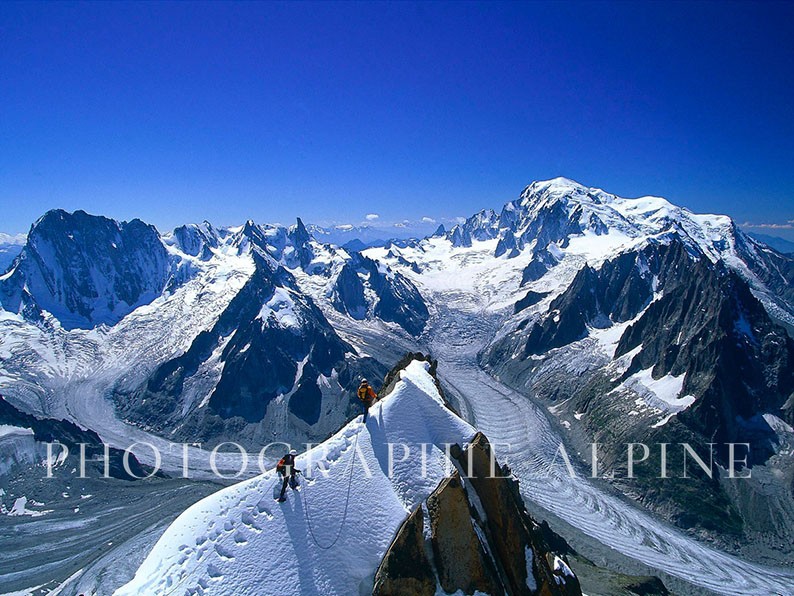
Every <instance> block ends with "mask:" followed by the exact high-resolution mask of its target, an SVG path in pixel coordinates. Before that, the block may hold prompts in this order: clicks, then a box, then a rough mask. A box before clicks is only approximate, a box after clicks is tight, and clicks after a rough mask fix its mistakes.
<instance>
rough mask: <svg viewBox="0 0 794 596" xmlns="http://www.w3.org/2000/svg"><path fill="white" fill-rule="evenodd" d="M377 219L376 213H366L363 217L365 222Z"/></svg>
mask: <svg viewBox="0 0 794 596" xmlns="http://www.w3.org/2000/svg"><path fill="white" fill-rule="evenodd" d="M379 217H380V215H378V214H377V213H367V215H366V216H365V217H364V219H366V220H367V221H375V220H376V219H378V218H379Z"/></svg>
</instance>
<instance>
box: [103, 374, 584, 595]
mask: <svg viewBox="0 0 794 596" xmlns="http://www.w3.org/2000/svg"><path fill="white" fill-rule="evenodd" d="M429 367H430V364H429V363H428V362H422V361H418V360H414V361H413V362H411V363H410V364H409V365H408V366H407V367H406V368H405V369H404V370H403V371H402V372H401V373H400V375H399V377H398V378H397V379H396V381H397V382H396V384H395V386H394V389H393V390H392V391H391V393H389V394H388V395H387V396H386V397H385V398H384V399H382V400H381V401H379V402H378V403H377V404H376V405H375V406H373V407H372V408H371V410H370V417H369V420H368V421H367V423H366V424H363V423H362V422H361V420H360V418H357V419H355V420H354V421H352V422H350V423H349V424H348V425H347V426H345V427H344V428H343V429H342V430H341V431H339V432H338V433H337V434H336V435H334V436H333V437H332V438H330V439H329V440H328V441H326V442H325V443H323V444H321V445H319V446H317V447H314V448H313V449H311V450H310V451H308V452H306V453H304V454H302V455H300V456H299V457H298V459H297V462H296V465H297V467H298V468H299V469H301V470H302V471H303V477H302V479H301V483H302V486H301V488H300V490H299V491H297V492H290V494H289V495H288V498H287V501H286V502H284V503H278V502H274V499H273V495H274V492H273V491H274V488H275V487H280V484H281V481H280V479H279V478H278V477H277V475H276V474H275V472H269V473H266V474H264V475H262V476H259V477H257V478H254V479H251V480H248V481H246V482H243V483H240V484H237V485H234V486H232V487H229V488H227V489H225V490H222V491H220V492H218V493H216V494H214V495H212V496H210V497H207V498H205V499H204V500H202V501H200V502H198V503H196V504H195V505H194V506H192V507H191V508H189V509H188V510H187V511H185V513H183V514H182V515H181V516H180V517H179V518H178V519H177V520H176V521H175V522H174V523H173V524H172V525H171V527H169V529H168V530H167V531H166V532H165V534H164V535H163V536H162V537H161V538H160V540H159V541H158V542H157V544H156V545H155V547H154V549H153V550H152V552H151V553H150V554H149V556H148V557H147V559H146V560H145V561H144V563H143V565H141V567H140V569H139V570H138V572H137V573H136V575H135V578H134V579H133V580H132V581H131V582H130V583H129V584H127V585H126V586H124V587H122V588H120V589H119V590H118V591H117V592H116V594H117V596H123V595H125V594H142V593H148V594H155V593H157V594H170V593H177V592H178V593H194V592H196V593H202V594H234V595H245V594H251V595H259V594H295V595H305V594H313V593H323V594H358V593H368V592H371V591H372V584H373V581H374V578H375V572H376V570H377V569H378V566H379V564H380V562H381V559H382V558H383V556H384V554H385V553H386V551H387V548H388V547H389V544H390V543H391V541H392V539H393V537H394V535H395V533H396V532H397V530H398V528H399V527H400V525H401V524H402V523H403V521H404V520H405V519H406V518H407V517H408V515H409V513H411V512H412V511H415V510H417V508H419V507H420V506H421V505H422V503H423V502H424V501H425V500H426V499H427V498H428V497H429V496H430V495H431V494H432V493H433V492H434V490H435V489H436V487H438V485H439V484H440V483H441V481H442V480H443V479H445V478H447V477H448V476H450V475H451V474H453V473H454V472H455V470H456V468H455V464H454V460H453V459H452V458H451V457H450V455H449V454H450V451H451V449H453V448H454V446H456V445H457V446H458V448H460V446H464V445H466V444H467V443H468V442H469V441H471V440H472V439H473V438H474V435H475V430H474V429H473V428H472V427H471V426H470V425H468V424H467V423H465V422H464V421H463V420H461V419H460V418H458V417H457V416H456V415H455V414H454V413H453V412H452V411H451V410H449V409H448V408H447V407H446V405H445V404H444V401H443V399H442V398H441V396H440V395H439V393H438V390H437V388H436V385H435V381H434V379H433V377H432V376H431V375H430V374H429V373H428V370H429ZM390 445H394V446H395V449H397V448H399V449H400V451H399V452H394V453H393V457H392V456H390V453H391V451H390V447H389V446H390ZM484 465H485V466H486V467H487V465H488V464H487V461H486V463H485V464H484ZM480 507H482V505H480ZM420 511H421V510H420ZM495 513H496V512H495V511H492V515H493V514H495ZM467 515H468V514H467ZM505 515H507V514H505ZM502 523H507V520H504V521H503V522H502ZM512 523H518V522H517V521H513V522H512ZM480 548H483V547H480ZM485 548H487V547H485ZM519 552H520V557H521V560H520V561H519V562H518V563H520V565H517V566H516V571H515V573H517V574H518V573H520V574H523V577H522V578H520V581H521V584H523V590H522V591H521V592H516V593H527V594H530V593H534V592H535V589H537V586H538V584H539V583H540V581H541V578H542V581H544V582H545V584H546V585H547V588H546V589H550V590H551V592H549V593H551V594H563V593H566V594H577V593H580V592H579V591H578V589H576V590H568V591H562V590H561V589H560V587H559V586H564V585H565V582H566V580H568V581H573V582H575V578H573V574H572V573H571V572H570V569H569V568H568V567H567V565H566V564H565V563H564V561H562V560H561V559H559V558H558V559H557V560H559V561H560V562H559V563H554V561H555V559H554V558H553V557H552V558H550V559H549V561H551V563H549V562H548V561H547V560H546V558H545V552H534V551H533V550H532V549H531V548H526V549H524V548H522V549H521V550H520V551H519ZM437 564H439V565H440V564H441V561H437ZM552 564H553V565H554V566H555V567H556V568H557V569H558V571H557V572H556V573H557V574H558V575H555V572H554V571H553V570H552V568H551V567H550V565H552ZM414 571H418V570H414ZM512 572H513V570H512V569H511V573H512ZM544 574H545V575H544ZM566 574H569V576H566ZM536 578H537V579H536ZM555 578H556V579H555ZM433 584H434V582H433ZM433 584H431V585H433ZM574 585H578V584H574ZM531 586H535V589H532V588H531ZM435 591H436V589H435V585H433V587H432V592H431V593H435ZM384 593H386V592H384ZM422 593H424V592H422Z"/></svg>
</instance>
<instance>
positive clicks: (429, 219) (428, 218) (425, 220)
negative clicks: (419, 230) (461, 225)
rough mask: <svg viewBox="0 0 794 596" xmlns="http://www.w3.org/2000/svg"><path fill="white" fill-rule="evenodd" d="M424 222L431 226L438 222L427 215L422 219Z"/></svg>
mask: <svg viewBox="0 0 794 596" xmlns="http://www.w3.org/2000/svg"><path fill="white" fill-rule="evenodd" d="M422 221H423V222H424V223H431V224H434V223H436V220H435V219H433V218H432V217H428V216H427V215H425V216H424V217H423V218H422Z"/></svg>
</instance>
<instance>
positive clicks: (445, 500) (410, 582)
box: [373, 433, 582, 596]
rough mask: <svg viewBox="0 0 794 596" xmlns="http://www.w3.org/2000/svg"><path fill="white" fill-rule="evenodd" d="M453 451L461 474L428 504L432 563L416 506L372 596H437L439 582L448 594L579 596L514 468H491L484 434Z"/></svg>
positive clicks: (562, 556)
mask: <svg viewBox="0 0 794 596" xmlns="http://www.w3.org/2000/svg"><path fill="white" fill-rule="evenodd" d="M450 451H451V455H452V457H453V458H454V459H455V460H456V461H457V465H458V470H459V471H458V472H456V473H455V474H454V475H453V476H451V477H449V478H447V479H445V480H444V481H443V482H442V483H441V484H440V485H439V486H438V488H437V489H436V490H435V491H434V492H433V494H432V495H431V496H430V497H428V499H427V510H428V517H429V518H430V535H431V536H430V542H431V545H432V552H433V560H432V561H430V560H428V557H427V555H426V551H425V542H424V539H423V535H422V529H423V520H422V510H421V508H418V509H417V510H416V511H414V513H412V514H411V516H410V517H409V518H408V520H406V521H405V522H404V524H403V526H402V527H401V528H400V530H399V532H398V533H397V538H396V539H395V541H394V542H393V543H392V545H391V547H389V551H388V552H387V553H386V557H385V558H384V561H383V563H382V564H381V567H380V568H379V569H378V573H377V575H376V581H375V589H374V591H373V593H374V594H378V595H381V594H433V593H435V588H436V579H437V581H438V584H440V586H441V588H442V589H443V590H444V591H445V592H448V593H453V592H458V591H460V592H462V593H463V594H474V593H475V591H479V592H481V593H485V594H508V595H510V596H513V595H524V594H526V595H541V596H581V594H582V592H581V588H580V586H579V580H578V579H577V578H576V577H575V576H574V575H573V573H572V572H571V570H570V568H569V567H568V561H567V559H566V556H565V552H566V550H567V545H565V546H566V548H564V549H560V548H556V549H555V550H552V548H551V547H550V546H549V543H548V541H547V540H546V538H545V536H546V535H547V534H548V533H549V532H550V530H548V528H546V529H545V533H544V528H542V527H541V526H539V525H538V524H537V523H535V521H534V520H533V519H532V518H531V517H530V516H529V514H528V513H527V511H526V509H525V507H524V502H523V500H522V498H521V494H520V493H519V490H518V483H517V482H516V481H515V480H514V479H513V478H512V476H511V474H510V471H509V469H508V468H507V467H501V466H499V464H498V463H497V462H496V461H495V459H494V463H493V470H492V463H491V446H490V444H489V443H488V440H487V439H486V438H485V436H484V435H483V434H482V433H478V434H477V435H476V436H475V437H474V439H473V440H472V442H471V443H470V444H469V445H468V446H467V447H466V449H462V448H461V447H459V446H454V447H453V448H452V449H451V450H450ZM556 538H557V539H558V540H560V541H562V539H561V538H559V537H556ZM557 546H558V547H559V544H558V545H557ZM528 556H530V557H531V560H530V561H527V557H528ZM558 559H559V561H558ZM555 567H556V568H557V570H556V571H555ZM528 568H529V570H530V572H531V574H532V576H531V577H527V569H528ZM421 590H426V591H421Z"/></svg>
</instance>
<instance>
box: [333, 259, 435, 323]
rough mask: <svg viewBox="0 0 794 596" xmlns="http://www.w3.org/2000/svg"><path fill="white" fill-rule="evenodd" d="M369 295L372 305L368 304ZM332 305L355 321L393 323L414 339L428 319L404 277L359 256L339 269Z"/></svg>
mask: <svg viewBox="0 0 794 596" xmlns="http://www.w3.org/2000/svg"><path fill="white" fill-rule="evenodd" d="M368 294H369V295H372V296H374V301H372V302H370V300H368V298H367V295H368ZM331 304H332V305H333V307H334V308H335V309H336V310H338V311H339V312H342V313H346V314H348V315H350V316H351V317H353V318H354V319H357V320H362V319H365V318H367V316H369V315H372V316H375V317H377V318H379V319H381V320H382V321H386V322H389V323H396V324H397V325H399V326H400V327H402V328H403V329H405V330H406V331H407V332H408V333H410V334H411V335H413V336H418V335H420V334H421V333H422V331H423V330H424V328H425V325H426V324H427V320H428V318H429V316H430V313H429V311H428V309H427V305H426V304H425V301H424V299H423V298H422V295H421V294H420V293H419V290H418V289H417V288H416V286H415V285H414V284H413V283H411V281H410V280H409V279H408V278H407V277H405V276H404V275H402V274H401V273H398V272H396V271H393V270H392V269H390V268H389V267H388V266H386V265H383V264H381V263H378V262H377V261H373V260H372V259H370V258H367V257H365V256H362V255H361V254H359V253H354V254H353V255H352V256H351V258H350V260H349V261H348V262H346V263H345V264H344V265H343V266H342V269H341V271H340V272H339V275H338V276H337V280H336V283H335V285H334V288H333V291H332V294H331Z"/></svg>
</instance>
